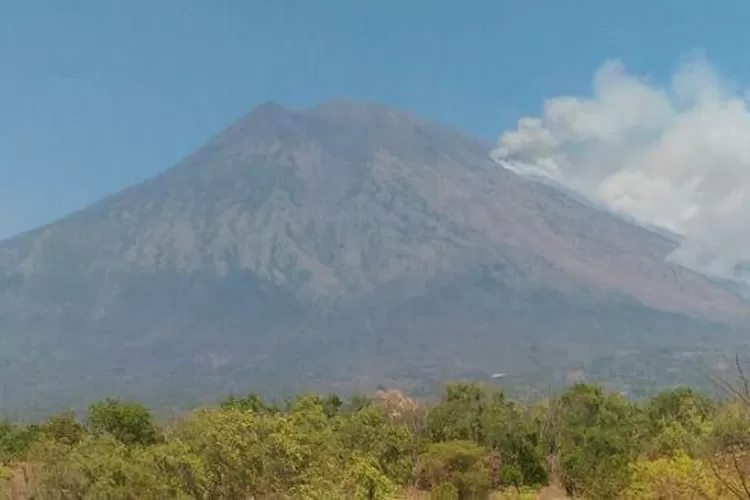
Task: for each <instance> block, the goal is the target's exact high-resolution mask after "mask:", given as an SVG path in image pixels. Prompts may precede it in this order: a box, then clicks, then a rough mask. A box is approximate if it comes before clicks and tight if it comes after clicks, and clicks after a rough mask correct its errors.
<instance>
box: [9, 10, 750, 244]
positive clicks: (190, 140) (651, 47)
mask: <svg viewBox="0 0 750 500" xmlns="http://www.w3.org/2000/svg"><path fill="white" fill-rule="evenodd" d="M747 19H750V2H745V1H742V0H737V1H730V0H726V1H722V2H707V1H695V2H689V1H685V0H660V1H658V2H656V1H653V0H629V1H627V2H625V1H620V2H618V1H610V2H601V1H595V0H588V1H584V0H570V1H565V2H563V1H558V0H547V1H539V0H537V1H532V0H525V1H523V2H521V1H503V0H494V1H490V0H487V1H483V0H474V1H472V2H457V1H438V0H424V1H422V0H411V1H403V0H380V1H378V2H357V1H352V0H319V1H317V2H313V1H290V0H287V1H284V0H274V1H272V2H271V1H260V0H258V1H252V0H221V1H219V0H216V1H208V0H202V1H197V0H159V1H155V0H127V1H119V0H76V1H75V2H61V1H59V0H47V1H44V0H0V237H5V236H9V235H11V234H14V233H17V232H19V231H22V230H25V229H28V228H31V227H33V226H36V225H39V224H42V223H46V222H49V221H52V220H54V219H56V218H59V217H61V216H63V215H65V214H67V213H69V212H70V211H73V210H75V209H78V208H81V207H84V206H86V205H87V204H89V203H91V202H93V201H95V200H97V199H99V198H101V197H103V196H106V195H107V194H109V193H112V192H116V191H117V190H119V189H122V188H124V187H126V186H128V185H131V184H133V183H136V182H138V181H141V180H143V179H146V178H148V177H150V176H152V175H154V174H155V173H157V172H159V171H161V170H163V169H165V168H167V167H169V166H171V165H173V164H174V163H176V162H177V161H179V160H180V159H181V158H182V157H184V156H185V155H186V154H188V153H190V152H191V151H192V150H194V149H195V148H197V147H198V146H200V145H201V143H203V142H204V141H205V140H206V139H207V138H209V137H210V136H211V135H213V134H215V133H217V132H219V131H220V130H221V129H222V128H223V127H224V126H226V125H227V124H228V123H229V122H231V121H232V120H234V119H236V118H238V117H239V116H241V115H243V114H245V113H246V112H248V111H250V110H251V109H252V108H253V107H254V106H255V105H257V104H259V103H261V102H263V101H266V100H269V99H272V100H276V101H279V102H281V103H283V104H285V105H289V106H307V105H311V104H314V103H316V102H319V101H322V100H326V99H330V98H335V97H342V96H345V97H351V98H362V99H368V100H377V101H381V102H384V103H390V104H394V105H397V106H400V107H405V108H409V109H411V110H414V111H416V112H418V113H421V114H423V115H425V116H428V117H432V118H435V119H438V120H441V121H444V122H448V123H450V124H453V125H456V126H458V127H461V128H463V129H466V130H468V131H470V132H473V133H476V134H479V135H482V136H485V137H488V138H495V137H497V136H498V135H499V134H500V133H501V132H503V131H504V130H506V129H509V128H512V127H513V126H514V124H515V123H516V121H517V120H518V118H520V117H521V116H524V115H529V114H537V113H538V112H539V109H540V108H541V106H542V104H543V102H544V100H545V99H546V98H549V97H553V96H558V95H562V94H581V93H587V92H588V90H589V89H590V86H591V78H592V75H593V74H594V72H595V71H596V70H597V68H599V67H600V66H601V64H602V63H603V62H605V61H606V60H607V59H612V58H617V59H620V60H622V61H623V62H624V63H625V64H626V66H627V67H628V70H629V71H631V72H633V73H635V74H639V75H646V76H648V77H649V78H652V79H653V80H655V81H667V80H668V79H669V76H670V75H671V73H672V72H673V71H674V69H675V67H676V66H677V65H678V64H679V63H680V61H681V59H682V58H683V57H684V55H685V54H686V53H688V52H690V51H692V50H695V49H703V50H704V51H705V54H706V56H707V57H708V58H709V59H710V61H711V63H712V64H713V65H714V67H716V68H717V69H718V70H719V71H720V72H721V73H722V74H723V75H725V76H726V77H728V78H730V79H733V80H736V81H739V82H746V83H747V82H750V74H748V73H750V65H748V64H747V60H746V55H745V53H746V48H747V47H750V31H748V30H747Z"/></svg>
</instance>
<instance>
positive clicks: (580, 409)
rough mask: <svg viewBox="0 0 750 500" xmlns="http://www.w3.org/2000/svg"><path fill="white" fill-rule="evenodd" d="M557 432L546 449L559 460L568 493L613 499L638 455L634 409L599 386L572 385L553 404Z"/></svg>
mask: <svg viewBox="0 0 750 500" xmlns="http://www.w3.org/2000/svg"><path fill="white" fill-rule="evenodd" d="M552 418H554V419H555V420H556V422H555V424H556V425H557V426H558V431H557V434H556V435H555V436H553V442H552V443H551V448H552V449H553V450H555V451H556V453H557V454H558V456H559V463H560V468H561V471H560V472H561V475H562V477H561V480H562V483H563V486H564V487H565V489H566V490H567V491H568V493H569V494H576V495H584V496H588V497H592V498H615V496H616V495H617V494H618V492H620V491H622V490H624V488H625V487H626V485H627V482H628V477H629V473H628V466H629V463H630V461H631V460H632V459H633V458H634V457H635V456H636V455H637V453H638V451H639V438H638V432H639V429H640V428H641V425H640V419H639V414H638V411H637V409H636V408H635V407H634V405H632V404H631V403H629V402H628V401H626V400H624V399H623V398H622V397H620V396H618V395H615V394H609V395H606V394H604V393H603V392H602V390H601V388H599V387H596V386H591V385H585V384H578V385H575V386H573V387H572V388H571V389H569V390H568V391H567V392H565V393H564V394H563V395H562V397H560V399H559V401H558V402H557V405H556V408H555V412H554V413H553V415H552Z"/></svg>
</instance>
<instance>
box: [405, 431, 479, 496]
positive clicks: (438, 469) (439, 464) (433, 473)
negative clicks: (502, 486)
mask: <svg viewBox="0 0 750 500" xmlns="http://www.w3.org/2000/svg"><path fill="white" fill-rule="evenodd" d="M486 454H487V452H486V450H485V449H484V448H482V447H481V446H478V445H476V444H474V443H473V442H471V441H445V442H441V443H433V444H431V445H430V446H428V447H427V450H426V451H425V452H424V453H423V454H422V455H421V456H420V459H419V460H420V469H419V477H420V482H421V484H423V485H425V486H427V487H428V488H430V489H432V488H440V487H441V485H443V484H445V483H448V484H451V485H453V487H454V488H455V491H456V494H457V496H456V498H458V499H468V498H472V499H479V498H486V497H488V495H489V492H490V490H491V487H492V482H491V478H490V471H489V469H488V467H487V464H486V462H485V458H486ZM441 494H445V493H441Z"/></svg>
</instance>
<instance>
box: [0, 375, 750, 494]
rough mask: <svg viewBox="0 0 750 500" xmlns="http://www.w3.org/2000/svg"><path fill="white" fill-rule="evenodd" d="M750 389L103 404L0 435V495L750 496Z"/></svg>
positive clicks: (578, 388) (490, 390)
mask: <svg viewBox="0 0 750 500" xmlns="http://www.w3.org/2000/svg"><path fill="white" fill-rule="evenodd" d="M746 389H747V387H746ZM747 393H748V392H747V390H745V392H744V393H743V392H742V390H737V391H735V392H734V393H732V396H733V397H731V398H728V399H727V400H723V401H715V400H713V399H711V398H708V397H706V396H704V395H701V394H699V393H697V392H696V391H693V390H691V389H689V388H677V389H672V390H668V391H666V392H663V393H661V394H658V395H656V396H654V397H652V398H650V399H648V400H645V401H639V402H634V401H630V400H628V399H626V398H624V397H623V396H621V395H619V394H615V393H608V392H606V391H604V390H603V389H602V388H601V387H599V386H596V385H590V384H577V385H574V386H572V387H570V388H568V389H567V390H566V391H565V392H563V393H561V394H559V395H557V396H555V397H551V398H548V399H545V400H542V401H538V402H535V403H526V404H522V403H519V402H516V401H513V400H511V399H509V398H508V397H506V395H505V394H504V393H503V392H502V390H500V389H498V388H496V387H487V386H483V385H480V384H475V383H464V382H457V383H451V384H448V385H447V386H446V387H445V390H444V393H443V395H442V397H441V398H440V400H438V401H435V402H434V403H432V404H419V403H417V402H416V401H414V400H413V399H410V398H408V397H407V396H405V395H404V394H402V393H400V392H398V391H380V392H379V393H377V394H376V395H375V396H373V397H365V396H354V397H351V398H348V399H342V398H340V397H339V396H337V395H333V394H332V395H326V396H321V395H315V394H304V395H300V396H298V397H296V398H294V399H292V400H290V401H288V402H285V403H283V404H274V403H271V402H268V401H264V400H263V399H262V398H260V397H258V396H257V395H252V394H251V395H248V396H242V397H237V396H235V397H230V398H228V399H227V400H225V401H223V402H222V403H221V404H220V405H217V406H216V407H210V408H199V409H196V410H194V411H192V412H190V413H188V414H186V415H184V416H182V417H180V418H178V419H175V420H173V421H170V422H166V423H159V422H157V421H156V420H155V418H154V417H153V416H152V414H151V412H150V411H149V410H148V409H147V408H146V407H144V406H143V405H141V404H139V403H137V402H130V401H121V400H116V399H107V400H104V401H101V402H98V403H96V404H93V405H92V406H91V407H90V408H89V411H88V412H87V415H86V418H85V419H79V418H78V417H77V416H76V414H75V413H73V412H67V413H62V414H59V415H55V416H52V417H50V418H48V419H47V420H46V421H44V422H41V423H36V424H23V425H22V424H14V423H12V422H9V421H3V422H2V423H0V462H1V463H2V469H0V473H1V474H2V479H1V480H0V484H2V488H3V494H4V495H5V496H6V497H9V498H19V499H21V498H23V499H35V500H36V499H40V500H44V499H155V500H156V499H159V500H161V499H200V500H204V499H205V500H209V499H210V500H223V499H227V500H236V499H369V500H372V499H404V498H435V499H446V500H447V499H489V498H536V497H535V493H534V492H535V491H538V490H539V489H540V488H542V487H544V486H545V485H548V484H556V485H559V486H560V487H561V488H563V489H564V490H565V491H566V492H567V494H568V495H569V496H570V497H576V498H587V499H618V498H622V499H681V498H685V499H688V498H706V499H724V498H728V499H732V498H734V499H737V498H740V499H750V479H749V478H750V398H748V397H747Z"/></svg>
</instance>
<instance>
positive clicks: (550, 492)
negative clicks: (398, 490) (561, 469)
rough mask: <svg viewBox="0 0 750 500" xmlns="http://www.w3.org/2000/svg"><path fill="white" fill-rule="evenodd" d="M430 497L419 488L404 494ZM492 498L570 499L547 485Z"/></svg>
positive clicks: (422, 499) (415, 499)
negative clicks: (538, 488) (536, 489)
mask: <svg viewBox="0 0 750 500" xmlns="http://www.w3.org/2000/svg"><path fill="white" fill-rule="evenodd" d="M429 498H430V494H429V492H426V491H419V490H417V489H410V490H408V491H406V492H405V493H404V496H403V500H429ZM491 500H570V497H568V496H567V495H566V494H565V490H563V489H562V488H560V487H558V486H546V487H544V488H542V489H541V490H538V491H522V492H520V493H518V492H516V491H512V490H508V491H504V492H503V491H498V492H496V493H494V494H493V495H492V497H491Z"/></svg>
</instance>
